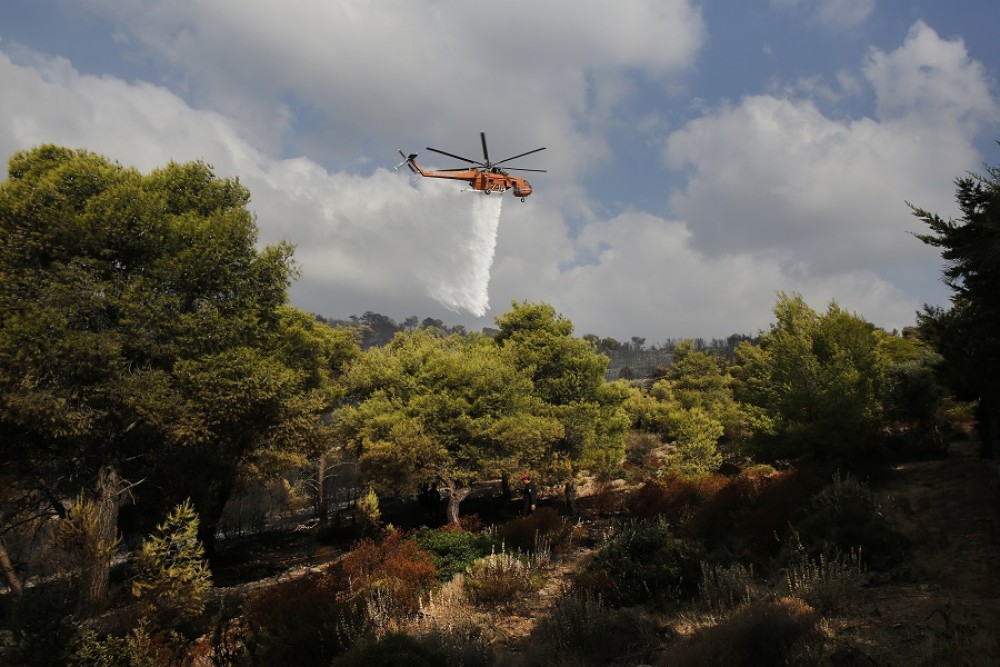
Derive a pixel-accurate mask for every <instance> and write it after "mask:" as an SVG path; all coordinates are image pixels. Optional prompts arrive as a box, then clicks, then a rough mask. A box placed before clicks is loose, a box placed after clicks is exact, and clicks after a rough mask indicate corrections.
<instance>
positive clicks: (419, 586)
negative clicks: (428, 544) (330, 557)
mask: <svg viewBox="0 0 1000 667" xmlns="http://www.w3.org/2000/svg"><path fill="white" fill-rule="evenodd" d="M340 571H341V573H342V574H343V576H344V577H346V578H347V580H348V581H349V582H350V586H351V587H352V589H353V590H354V592H355V593H362V592H365V591H367V590H370V589H378V590H381V591H385V592H388V593H389V594H390V596H391V597H392V599H393V601H394V603H395V604H397V605H399V609H400V611H413V610H415V609H416V608H417V606H418V605H419V602H420V596H421V595H422V594H423V593H425V592H426V591H427V590H429V589H430V588H431V587H432V586H433V585H434V583H435V582H436V581H437V568H436V567H435V566H434V556H433V555H432V554H431V553H430V552H429V551H427V550H426V549H424V548H423V547H421V546H420V544H419V543H418V542H417V541H416V540H415V539H412V538H406V537H404V536H403V535H402V533H400V532H399V531H395V532H392V533H390V534H389V535H388V536H387V537H386V538H385V539H384V540H382V541H381V542H375V541H374V540H370V539H365V540H361V541H360V542H358V543H357V545H356V546H355V547H354V549H352V550H351V551H350V552H348V553H347V555H345V556H344V558H343V559H342V560H341V561H340Z"/></svg>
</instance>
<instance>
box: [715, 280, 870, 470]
mask: <svg viewBox="0 0 1000 667" xmlns="http://www.w3.org/2000/svg"><path fill="white" fill-rule="evenodd" d="M774 314H775V317H776V319H777V321H776V322H775V323H774V324H773V325H772V326H771V329H770V331H768V332H766V333H764V334H763V335H762V336H761V337H760V342H759V344H757V345H753V344H750V343H747V342H744V343H741V344H740V345H739V347H738V348H737V350H736V360H737V361H736V366H735V367H734V368H733V373H734V376H736V378H737V383H736V397H737V399H739V400H740V401H741V402H742V403H743V405H744V406H745V410H746V411H747V413H748V419H749V421H750V424H751V427H752V428H753V430H754V436H753V440H752V442H751V445H752V446H753V447H754V449H755V450H756V452H757V453H758V454H759V455H761V456H763V457H764V458H767V459H774V458H786V457H797V456H801V455H803V454H812V455H817V456H820V457H822V458H826V459H829V460H834V461H843V462H849V461H853V460H857V458H859V457H860V456H862V455H864V454H865V453H867V452H869V451H870V447H871V446H872V445H873V443H874V442H875V440H876V437H877V435H878V430H879V428H880V426H881V424H882V420H883V414H884V413H883V410H884V401H885V391H886V386H887V383H886V377H885V372H886V364H885V363H884V358H883V357H882V355H881V347H880V342H881V340H882V339H883V338H884V336H885V334H884V333H882V332H880V331H878V330H877V329H876V328H875V327H874V326H873V325H871V324H870V323H868V322H866V321H865V320H863V319H861V318H860V317H857V316H856V315H852V314H850V313H847V312H845V311H843V310H841V309H840V308H839V307H838V306H837V304H836V303H833V302H831V304H830V305H829V307H828V308H827V312H826V313H825V314H822V315H821V314H819V313H817V312H815V311H813V310H812V309H811V308H809V306H808V305H806V303H805V301H804V300H803V299H802V297H801V296H798V295H793V296H789V295H786V294H781V295H780V296H779V298H778V301H777V303H776V305H775V307H774Z"/></svg>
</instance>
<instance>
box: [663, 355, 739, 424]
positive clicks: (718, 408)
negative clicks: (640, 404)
mask: <svg viewBox="0 0 1000 667" xmlns="http://www.w3.org/2000/svg"><path fill="white" fill-rule="evenodd" d="M666 384H669V395H670V397H671V398H672V399H673V400H674V401H676V402H677V404H679V406H680V408H682V409H684V410H692V409H694V408H699V409H702V410H704V411H705V412H706V413H707V415H708V416H710V417H711V418H712V419H713V420H715V421H717V422H718V423H720V424H721V425H722V426H723V428H724V434H725V436H726V437H727V438H728V439H729V440H730V441H736V442H739V441H741V440H742V439H743V438H744V437H745V435H746V434H745V430H746V424H745V418H744V415H743V413H742V412H741V411H740V409H739V405H738V404H737V403H736V399H735V398H734V397H733V391H732V384H733V378H732V376H731V375H730V374H729V372H728V369H724V368H723V364H722V360H721V358H720V357H719V356H718V355H717V354H712V353H710V352H705V351H703V350H695V349H694V343H693V342H692V341H691V340H685V341H682V342H680V343H678V344H677V345H675V346H674V360H673V364H672V365H671V366H670V370H669V372H668V375H667V378H666V379H665V380H659V381H658V382H657V383H656V385H654V386H655V387H656V391H654V394H657V393H663V392H665V391H666V387H665V386H664V385H666Z"/></svg>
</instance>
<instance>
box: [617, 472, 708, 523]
mask: <svg viewBox="0 0 1000 667" xmlns="http://www.w3.org/2000/svg"><path fill="white" fill-rule="evenodd" d="M696 488H697V487H696V483H695V482H694V481H693V480H690V479H685V478H683V477H680V476H668V477H666V478H664V479H662V480H655V481H654V480H651V481H649V482H646V483H645V484H643V485H642V486H641V487H640V488H639V489H637V490H636V491H634V492H633V493H631V494H630V495H629V497H628V499H627V500H626V501H625V510H626V511H627V512H628V514H629V516H632V517H635V518H637V519H663V520H665V521H667V522H669V523H670V524H671V525H674V526H677V525H680V524H682V523H683V522H684V521H685V520H686V519H687V518H688V517H689V516H690V515H691V508H692V506H693V505H694V503H696V502H697V501H698V494H697V490H696Z"/></svg>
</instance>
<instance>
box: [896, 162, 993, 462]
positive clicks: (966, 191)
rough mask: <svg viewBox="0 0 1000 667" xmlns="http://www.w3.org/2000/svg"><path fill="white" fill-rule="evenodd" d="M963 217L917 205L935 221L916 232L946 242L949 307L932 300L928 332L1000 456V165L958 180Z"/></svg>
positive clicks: (924, 320)
mask: <svg viewBox="0 0 1000 667" xmlns="http://www.w3.org/2000/svg"><path fill="white" fill-rule="evenodd" d="M955 185H956V199H957V200H958V206H959V209H960V210H961V212H962V215H961V217H960V218H959V219H957V220H943V219H942V218H941V217H940V216H938V215H936V214H934V213H930V212H928V211H926V210H924V209H921V208H918V207H915V206H912V205H910V208H911V209H912V210H913V213H914V215H916V216H917V217H918V218H920V219H921V220H922V221H923V222H924V223H925V224H927V226H928V227H929V228H930V233H928V234H917V235H916V236H917V238H919V239H920V240H921V241H923V242H924V243H927V244H928V245H931V246H934V247H935V248H940V249H941V257H942V258H943V259H944V260H945V261H946V262H948V264H947V266H946V268H945V269H944V281H945V284H947V285H948V286H949V287H950V288H951V290H952V296H951V308H950V309H949V310H947V311H945V310H941V309H935V308H930V307H926V308H925V310H924V312H923V313H922V314H921V315H920V317H919V324H920V328H921V330H922V332H923V333H924V335H925V337H926V338H927V339H928V340H930V341H931V342H933V343H934V344H935V345H936V347H937V349H938V351H939V352H940V353H941V354H942V355H943V356H944V360H945V363H944V365H943V367H942V375H943V377H944V380H945V382H946V384H948V385H949V386H950V387H951V389H952V390H953V391H955V392H956V394H957V395H958V397H959V398H962V399H964V400H974V401H978V407H977V414H976V416H977V429H978V431H979V435H980V439H981V441H982V443H983V446H984V449H985V450H986V452H987V453H989V454H991V455H993V456H1000V385H998V383H997V381H996V378H997V376H998V374H1000V327H998V326H997V322H1000V168H997V167H990V166H987V167H986V173H985V174H971V175H968V176H966V177H963V178H958V179H956V181H955Z"/></svg>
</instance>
